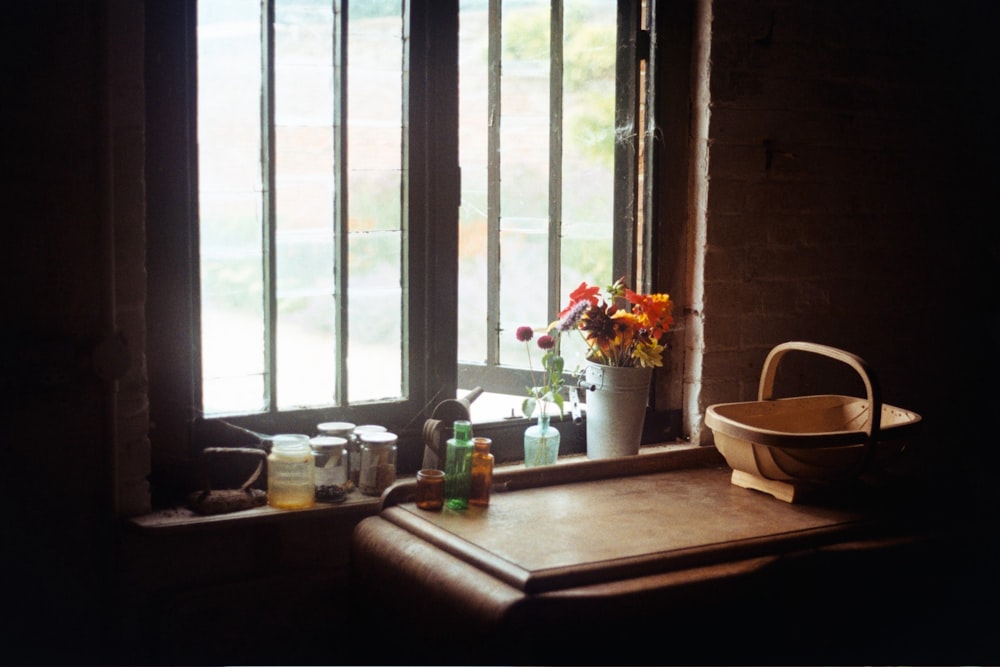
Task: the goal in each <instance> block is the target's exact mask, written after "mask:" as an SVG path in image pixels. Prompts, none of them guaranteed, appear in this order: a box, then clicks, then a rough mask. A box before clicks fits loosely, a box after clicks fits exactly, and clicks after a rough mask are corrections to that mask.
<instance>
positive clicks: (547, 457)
mask: <svg viewBox="0 0 1000 667" xmlns="http://www.w3.org/2000/svg"><path fill="white" fill-rule="evenodd" d="M558 457H559V431H558V429H556V427H555V426H550V425H549V415H547V414H544V413H542V414H540V415H538V423H537V424H535V425H534V426H529V427H528V428H527V430H525V432H524V465H525V467H528V468H533V467H535V466H546V465H551V464H553V463H555V462H556V459H557V458H558Z"/></svg>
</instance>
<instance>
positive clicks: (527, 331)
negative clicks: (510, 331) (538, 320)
mask: <svg viewBox="0 0 1000 667" xmlns="http://www.w3.org/2000/svg"><path fill="white" fill-rule="evenodd" d="M516 336H517V339H518V340H519V341H521V342H522V343H527V342H528V341H529V340H531V339H532V338H534V337H535V332H534V331H532V330H531V327H518V328H517V333H516Z"/></svg>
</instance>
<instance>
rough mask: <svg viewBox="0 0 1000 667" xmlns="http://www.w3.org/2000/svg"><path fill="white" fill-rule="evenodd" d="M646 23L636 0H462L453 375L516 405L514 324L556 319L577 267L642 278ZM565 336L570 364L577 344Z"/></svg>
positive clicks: (521, 356)
mask: <svg viewBox="0 0 1000 667" xmlns="http://www.w3.org/2000/svg"><path fill="white" fill-rule="evenodd" d="M649 22H650V7H649V6H648V5H647V4H646V3H641V4H639V5H637V4H636V3H627V2H621V3H618V6H616V4H615V3H611V2H606V1H604V0H553V1H551V2H550V0H519V1H512V0H507V1H505V2H500V1H493V2H487V1H486V0H478V1H477V0H465V1H464V2H463V3H462V6H461V16H460V32H459V35H460V43H459V56H460V66H459V91H460V94H459V102H460V107H459V108H460V125H459V132H460V142H459V147H460V151H459V161H460V165H461V169H462V205H461V208H460V217H459V223H460V224H459V230H460V231H459V234H460V236H459V239H460V248H461V251H460V253H459V312H460V313H461V316H462V325H461V328H460V334H459V339H458V356H459V363H460V366H459V384H460V386H461V387H463V388H467V389H471V388H472V387H475V386H482V387H485V388H487V390H488V391H489V392H505V393H508V394H511V395H514V396H515V397H516V399H515V400H514V401H511V402H509V404H510V405H519V404H520V401H521V399H522V398H523V396H524V387H525V386H526V385H529V384H531V382H530V377H529V376H528V374H527V373H525V372H524V369H525V367H526V357H525V349H524V347H523V344H521V343H518V342H517V341H516V340H515V338H514V331H515V330H516V328H517V327H518V326H520V325H530V326H534V327H540V326H544V325H545V324H547V323H549V322H552V321H553V320H554V319H555V316H556V313H557V312H558V311H559V310H560V309H561V308H562V307H563V306H565V299H566V298H567V295H568V294H569V292H570V291H571V290H572V289H573V288H574V287H576V286H577V285H578V284H579V283H580V282H581V281H584V280H586V281H587V282H591V283H596V284H599V285H610V284H611V283H612V282H613V281H614V279H615V278H616V277H618V276H626V277H627V278H628V279H629V284H630V285H632V286H636V285H637V284H638V286H639V287H648V285H647V284H646V283H644V281H645V280H646V279H647V274H645V273H643V267H644V266H645V265H647V263H648V257H646V253H645V249H646V248H648V244H646V243H644V242H643V239H644V235H645V227H646V225H645V215H644V212H645V211H644V207H643V203H644V199H645V195H644V194H643V193H642V187H641V185H638V183H639V181H638V176H639V174H640V173H641V171H642V165H643V164H644V162H645V155H646V153H647V150H648V149H647V145H646V141H644V140H643V138H644V137H645V136H646V132H645V131H643V129H642V128H644V127H645V126H646V117H645V108H646V105H645V97H646V89H647V85H646V84H647V64H648V61H649V58H648V55H649V54H648V45H649V41H648V34H649V33H648V28H649ZM620 54H621V57H620V59H619V55H620ZM637 248H638V249H639V252H638V254H635V251H636V249H637ZM637 281H638V282H637ZM564 342H565V344H566V347H565V348H564V349H563V350H562V352H563V356H564V357H565V358H566V359H567V371H572V370H573V368H574V367H575V366H576V365H578V364H582V361H583V346H582V343H581V341H579V340H578V339H576V338H574V337H567V338H566V339H564ZM514 412H515V414H517V415H520V410H519V409H514Z"/></svg>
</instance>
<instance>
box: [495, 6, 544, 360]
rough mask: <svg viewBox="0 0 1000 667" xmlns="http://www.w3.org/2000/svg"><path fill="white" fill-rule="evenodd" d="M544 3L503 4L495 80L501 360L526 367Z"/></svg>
mask: <svg viewBox="0 0 1000 667" xmlns="http://www.w3.org/2000/svg"><path fill="white" fill-rule="evenodd" d="M549 34H550V10H549V2H548V0H535V1H534V2H524V3H521V2H519V3H516V4H515V3H505V5H504V12H503V17H502V28H501V43H502V49H501V51H502V56H501V58H502V61H503V64H502V69H501V72H502V74H501V77H500V90H501V98H502V102H501V111H500V183H499V187H500V327H501V331H502V332H503V333H501V336H500V360H499V361H500V363H501V364H517V365H524V363H525V354H524V345H523V344H521V343H518V342H517V340H516V339H515V338H514V331H515V330H516V329H517V327H518V326H519V325H524V324H527V325H532V326H543V325H544V324H546V323H547V322H546V320H547V318H548V313H547V305H548V304H547V297H546V291H545V287H544V286H545V285H547V284H548V282H549V279H548V233H549V231H548V230H549V113H550V112H549V60H550V58H549V52H550V49H549V40H550V38H549Z"/></svg>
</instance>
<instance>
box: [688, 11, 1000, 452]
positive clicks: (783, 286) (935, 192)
mask: <svg viewBox="0 0 1000 667" xmlns="http://www.w3.org/2000/svg"><path fill="white" fill-rule="evenodd" d="M984 7H985V5H981V3H961V4H960V5H959V6H957V7H955V8H954V9H953V8H948V10H945V8H944V7H943V6H940V7H931V6H928V3H911V2H875V3H872V2H861V1H858V2H854V1H850V0H848V1H846V2H837V3H813V2H786V1H781V0H775V1H749V0H747V1H741V0H732V1H729V0H727V2H723V3H714V8H713V14H714V16H713V22H712V40H711V53H710V67H711V82H710V90H709V92H710V95H711V107H710V120H709V124H708V150H707V153H708V161H709V167H708V181H707V209H706V215H705V233H706V243H707V245H706V255H705V263H704V304H703V306H704V313H703V326H704V341H703V344H704V363H703V367H702V373H703V376H702V386H701V394H700V399H699V405H700V407H701V408H702V409H703V408H705V407H706V406H708V405H711V404H712V403H716V402H723V401H742V400H754V399H755V398H756V391H757V383H758V378H759V373H760V369H761V364H762V362H763V359H764V356H765V355H766V353H767V351H768V350H769V349H770V348H771V347H772V346H774V345H775V344H777V343H780V342H783V341H786V340H810V341H815V342H819V343H825V344H829V345H833V346H836V347H841V348H844V349H847V350H849V351H852V352H855V353H856V354H859V355H860V356H862V357H863V358H865V359H867V360H868V361H869V362H870V363H871V364H872V365H873V366H874V367H875V370H876V371H877V372H878V374H879V376H880V377H881V380H882V385H883V392H884V400H885V401H886V402H889V403H891V404H894V405H898V406H901V407H905V408H909V409H913V410H916V411H917V412H920V413H921V414H922V415H924V416H925V417H926V418H928V421H929V424H928V426H929V427H930V431H929V432H928V433H929V434H933V435H932V439H937V438H939V437H940V436H941V435H942V434H943V433H948V434H950V435H955V433H956V430H955V427H956V415H957V413H956V410H959V409H962V405H961V402H962V401H963V400H968V399H969V398H970V396H974V392H973V391H971V389H970V387H969V384H970V382H975V380H974V379H973V380H970V379H968V377H965V378H963V375H966V376H967V375H968V374H967V373H966V371H968V370H969V369H968V368H966V366H967V365H968V364H970V363H975V362H974V359H975V358H976V357H975V355H974V354H970V349H972V350H974V349H976V347H977V346H979V345H983V346H984V347H985V346H986V345H988V343H987V341H988V340H989V339H988V338H987V335H988V334H987V328H984V327H981V326H977V325H975V324H974V323H973V320H974V319H976V318H977V317H978V318H982V315H981V314H977V313H976V309H977V308H980V307H981V304H983V303H986V301H982V302H979V301H977V300H976V298H975V295H976V294H979V293H982V289H983V284H981V283H976V282H972V281H970V278H975V277H979V278H985V277H986V275H987V271H990V269H989V268H988V267H990V266H992V261H995V255H993V260H990V259H989V257H990V256H989V255H988V254H986V253H985V252H983V253H982V254H977V253H976V251H975V249H974V248H973V247H970V245H969V242H970V241H972V242H973V243H975V241H973V239H975V237H976V236H977V235H978V234H979V232H976V230H977V229H981V228H982V227H981V226H980V225H981V223H982V222H983V219H982V208H981V207H980V206H979V204H978V200H979V197H980V196H981V193H978V192H976V188H975V187H974V183H975V182H976V181H978V177H979V175H980V173H979V172H978V171H977V169H978V168H979V167H980V166H982V164H984V162H983V160H982V157H981V156H980V155H978V153H977V148H978V147H979V146H977V142H982V141H984V140H985V139H987V138H988V137H989V136H990V133H991V132H980V130H982V129H983V128H974V127H970V125H972V124H974V123H975V122H976V120H977V119H984V118H985V116H984V114H983V113H982V112H981V111H980V110H979V109H978V108H977V107H976V104H977V102H978V101H981V97H980V96H979V95H977V94H976V90H977V86H976V84H975V81H976V74H977V72H978V71H979V70H980V69H981V66H980V62H981V61H979V60H977V59H976V58H975V55H974V54H975V53H976V51H977V50H978V49H979V48H981V47H980V46H979V45H977V42H976V40H975V36H976V34H977V33H978V30H977V28H976V23H975V22H976V20H977V19H976V18H974V17H976V16H980V17H985V16H988V15H989V14H991V13H992V12H987V13H986V14H985V15H983V14H982V11H978V10H982V9H983V8H984ZM987 127H988V126H987ZM984 240H985V239H984ZM992 247H993V248H995V241H994V242H993V245H992ZM958 303H969V304H970V305H971V308H972V310H971V311H965V312H962V313H959V312H958V311H956V310H955V307H956V306H957V305H958ZM980 321H982V320H981V319H980ZM810 372H811V371H809V370H808V369H799V370H797V371H796V373H795V375H794V377H793V378H791V379H789V385H788V386H789V388H790V389H792V390H796V391H795V392H793V393H827V391H828V388H826V387H823V386H820V383H819V382H817V378H816V376H815V375H812V376H811V375H810ZM830 393H840V391H839V390H838V391H833V392H830ZM966 407H967V406H966ZM937 444H939V445H940V444H941V443H940V442H938V443H937ZM950 446H951V447H952V448H954V447H956V446H957V443H951V445H950Z"/></svg>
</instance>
